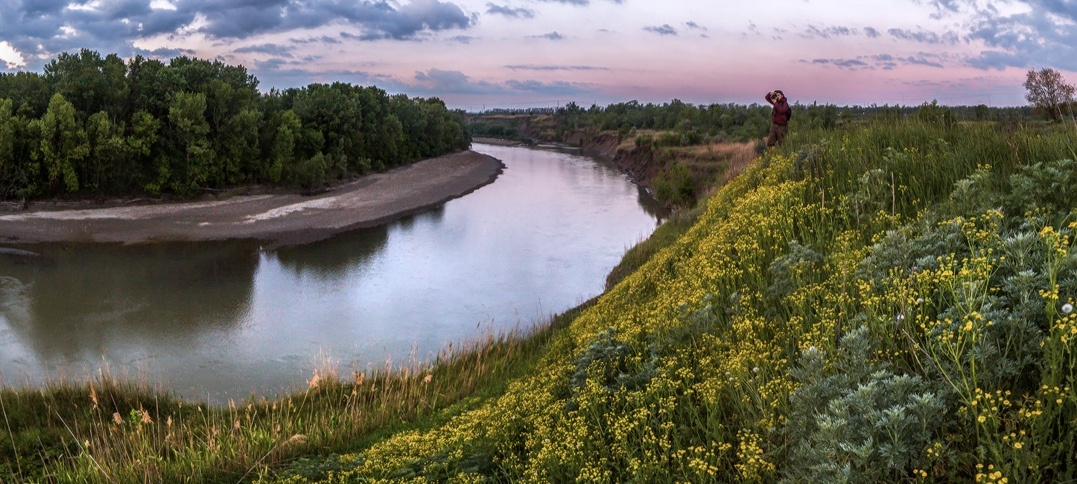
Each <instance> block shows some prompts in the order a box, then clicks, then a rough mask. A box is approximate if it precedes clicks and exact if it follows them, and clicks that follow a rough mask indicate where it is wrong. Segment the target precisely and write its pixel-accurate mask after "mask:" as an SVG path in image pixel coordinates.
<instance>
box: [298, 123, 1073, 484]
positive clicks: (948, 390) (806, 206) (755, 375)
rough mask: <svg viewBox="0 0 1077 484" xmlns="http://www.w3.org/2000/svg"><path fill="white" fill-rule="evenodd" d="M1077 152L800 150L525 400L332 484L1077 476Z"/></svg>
mask: <svg viewBox="0 0 1077 484" xmlns="http://www.w3.org/2000/svg"><path fill="white" fill-rule="evenodd" d="M1075 135H1077V133H1075V131H1074V130H1073V127H1063V126H1058V125H1055V126H1038V127H1030V128H1021V129H1020V130H1017V131H1014V130H1011V129H1004V128H1002V127H998V126H995V125H988V124H973V125H952V124H951V125H948V124H946V123H932V122H930V121H924V120H905V121H888V122H881V121H880V122H873V123H868V124H865V125H863V126H859V127H851V128H847V129H844V130H841V131H829V132H823V131H815V132H801V133H797V134H796V135H794V137H793V138H792V139H790V140H789V141H788V143H787V145H786V148H785V149H784V150H778V151H770V152H768V153H767V154H765V155H764V156H763V157H762V158H761V159H760V160H758V161H757V162H756V164H755V165H754V166H752V167H750V168H748V169H747V170H746V171H745V172H744V173H743V174H742V175H741V176H740V177H739V178H737V179H736V180H735V181H733V182H732V183H731V184H730V185H728V186H726V187H725V188H724V189H723V190H721V191H720V192H719V193H718V194H716V195H715V196H713V197H712V198H711V199H710V200H709V202H708V204H707V207H706V210H705V212H704V213H703V214H702V215H701V216H700V217H699V218H698V220H697V221H696V223H695V225H694V226H693V227H692V228H691V229H690V230H689V231H688V233H687V234H686V235H685V236H683V237H682V238H681V239H679V240H678V241H677V242H676V243H675V244H673V245H672V246H670V247H668V248H667V249H665V250H663V251H661V252H659V253H658V254H657V255H656V256H655V257H654V258H653V259H652V260H651V261H650V262H648V263H647V264H646V265H645V266H643V268H642V269H641V270H639V271H638V272H636V273H634V274H632V275H631V276H629V277H627V278H626V279H625V280H624V281H622V282H621V283H620V284H618V285H617V286H616V287H614V288H613V289H612V290H610V291H609V292H608V293H607V294H605V295H604V296H602V297H601V298H600V299H599V300H598V301H597V303H596V304H595V305H594V306H592V307H590V308H588V309H586V310H585V311H584V312H583V313H582V314H581V315H580V316H579V317H578V318H576V319H575V320H574V321H573V322H572V323H571V324H570V325H569V326H568V327H566V328H564V329H563V330H561V331H560V333H559V334H558V335H557V337H555V338H554V341H553V342H552V343H551V345H550V346H549V349H548V351H547V352H546V354H545V355H544V356H543V357H542V360H541V361H540V362H539V363H538V364H537V365H535V366H534V367H533V368H532V369H531V370H530V371H529V372H528V373H527V374H526V375H525V376H522V377H520V378H518V379H515V380H514V381H512V382H510V383H509V384H508V387H507V390H506V391H505V393H504V394H503V395H501V396H499V397H496V398H490V399H487V400H486V401H484V402H482V403H481V404H478V405H476V406H475V407H474V408H473V409H470V410H468V411H466V412H462V413H459V414H457V415H454V416H453V417H452V418H451V419H449V420H448V421H447V422H446V423H444V424H442V425H438V426H435V427H433V428H429V429H424V430H411V431H404V432H400V433H397V434H395V435H393V436H391V437H389V438H386V439H384V440H382V441H379V442H377V443H374V444H373V445H370V446H369V447H366V448H364V449H361V450H360V451H357V452H355V453H352V454H348V455H346V456H344V457H340V458H339V460H338V461H337V463H338V464H339V467H340V468H341V469H342V470H340V471H336V472H333V473H329V474H326V475H325V476H323V477H327V478H328V480H329V481H331V482H351V481H354V480H356V479H361V478H367V479H391V480H398V479H403V478H424V479H437V480H441V479H446V478H451V479H453V480H460V481H479V480H486V479H494V480H528V481H543V482H546V481H553V482H562V481H567V480H582V481H623V480H640V481H644V482H671V481H703V480H712V479H718V480H723V481H727V480H733V481H774V480H788V481H790V482H803V481H806V480H808V479H822V480H825V481H827V482H830V481H833V480H843V479H848V480H852V481H854V482H864V481H891V482H892V481H898V480H910V481H917V480H955V479H956V480H976V481H983V482H1003V481H1010V482H1029V481H1042V480H1062V481H1065V480H1072V479H1074V478H1075V475H1077V466H1075V465H1074V464H1073V462H1074V461H1075V456H1077V454H1075V452H1077V425H1075V424H1074V419H1075V418H1077V396H1075V395H1077V392H1075V391H1074V390H1073V388H1074V387H1075V386H1077V382H1075V381H1074V379H1075V378H1077V358H1075V355H1074V353H1075V350H1077V346H1075V345H1074V338H1077V313H1074V312H1073V304H1074V303H1075V298H1077V254H1075V251H1074V247H1073V240H1072V234H1073V230H1074V228H1077V212H1075V210H1074V208H1075V203H1077V197H1075V196H1074V195H1077V193H1074V191H1075V190H1077V188H1075V187H1077V164H1075V163H1074V162H1073V161H1072V160H1073V159H1074V158H1075V155H1074V153H1075V149H1077V136H1075ZM278 477H282V476H278ZM305 480H306V478H304V477H300V476H293V477H291V478H290V481H292V482H302V481H305Z"/></svg>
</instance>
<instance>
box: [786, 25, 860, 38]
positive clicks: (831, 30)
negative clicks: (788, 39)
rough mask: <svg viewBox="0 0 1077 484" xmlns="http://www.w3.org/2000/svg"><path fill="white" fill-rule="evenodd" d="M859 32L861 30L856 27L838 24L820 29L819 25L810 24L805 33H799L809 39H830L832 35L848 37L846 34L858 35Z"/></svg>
mask: <svg viewBox="0 0 1077 484" xmlns="http://www.w3.org/2000/svg"><path fill="white" fill-rule="evenodd" d="M858 33H859V32H858V31H857V30H856V29H851V28H849V27H842V26H838V27H826V28H822V29H820V28H818V27H816V26H814V25H808V28H807V29H806V30H805V31H804V33H801V34H799V35H800V36H801V37H803V38H807V39H814V38H824V39H829V38H831V37H846V36H850V35H857V34H858Z"/></svg>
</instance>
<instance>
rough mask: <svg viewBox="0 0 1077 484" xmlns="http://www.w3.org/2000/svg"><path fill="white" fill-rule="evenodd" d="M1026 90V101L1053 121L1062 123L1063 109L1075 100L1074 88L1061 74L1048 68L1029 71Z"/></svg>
mask: <svg viewBox="0 0 1077 484" xmlns="http://www.w3.org/2000/svg"><path fill="white" fill-rule="evenodd" d="M1025 89H1026V90H1028V94H1026V95H1025V99H1028V102H1030V103H1032V106H1033V107H1035V108H1036V109H1038V110H1039V111H1040V112H1042V113H1043V114H1044V116H1046V117H1047V119H1050V120H1052V121H1061V120H1062V110H1063V108H1068V106H1069V104H1070V102H1071V101H1072V100H1073V93H1074V88H1073V86H1072V85H1070V84H1067V83H1066V81H1065V79H1062V74H1061V73H1059V72H1058V71H1056V70H1054V69H1051V68H1047V67H1045V68H1043V69H1040V70H1039V71H1036V70H1035V69H1032V70H1029V71H1028V78H1027V80H1025Z"/></svg>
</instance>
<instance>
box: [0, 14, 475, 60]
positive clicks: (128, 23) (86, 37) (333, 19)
mask: <svg viewBox="0 0 1077 484" xmlns="http://www.w3.org/2000/svg"><path fill="white" fill-rule="evenodd" d="M477 20H478V17H477V14H467V13H465V12H464V10H463V9H462V8H461V7H460V6H458V5H456V4H455V3H452V2H451V1H442V0H410V1H407V3H404V2H403V1H401V2H400V3H397V2H389V1H386V0H367V1H343V0H172V1H164V0H153V1H150V2H147V1H145V0H94V1H76V2H71V1H68V0H32V1H31V0H24V1H13V0H0V32H3V38H4V41H6V42H8V44H9V45H10V46H11V48H12V49H14V50H17V51H19V52H22V53H23V55H24V56H25V57H26V58H28V59H34V60H35V62H37V61H38V59H41V58H47V57H51V56H52V55H53V53H55V52H61V51H71V50H77V49H80V48H89V49H93V50H98V51H104V52H109V53H112V52H115V53H118V54H120V55H131V54H133V53H135V51H136V49H135V47H134V44H135V43H136V42H138V41H140V40H144V39H149V38H154V37H158V36H173V35H174V36H176V37H171V38H168V40H169V41H171V42H182V41H183V37H185V36H187V35H189V34H194V33H197V34H202V35H204V36H206V37H207V38H209V39H212V40H233V39H243V38H248V37H251V36H254V35H259V34H266V33H282V32H289V31H293V30H299V29H314V28H319V27H325V26H329V25H338V24H343V25H345V26H347V27H348V30H349V31H351V32H352V34H353V35H354V36H355V38H358V39H361V40H376V39H396V40H414V39H419V38H422V36H424V35H427V34H429V33H431V32H437V31H444V30H452V29H468V28H471V27H472V26H473V25H475V23H476V22H477ZM320 40H321V41H322V42H325V43H333V42H334V41H335V39H332V38H329V37H323V38H321V39H320Z"/></svg>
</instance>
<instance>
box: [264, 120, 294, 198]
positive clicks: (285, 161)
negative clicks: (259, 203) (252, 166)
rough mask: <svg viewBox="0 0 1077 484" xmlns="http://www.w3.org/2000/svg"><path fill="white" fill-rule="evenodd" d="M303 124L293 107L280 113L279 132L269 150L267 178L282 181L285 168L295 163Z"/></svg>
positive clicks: (275, 181) (272, 180)
mask: <svg viewBox="0 0 1077 484" xmlns="http://www.w3.org/2000/svg"><path fill="white" fill-rule="evenodd" d="M302 131H303V124H302V122H301V121H299V116H297V115H296V114H295V112H294V111H292V110H291V109H289V110H286V111H284V112H283V113H281V114H280V119H279V121H278V122H277V133H276V136H274V137H273V145H272V148H271V149H270V151H269V168H268V169H267V172H266V178H267V179H268V180H269V181H271V182H274V183H277V182H280V181H281V179H282V177H283V176H284V172H285V168H289V169H290V167H291V166H292V165H293V164H295V158H296V156H295V147H296V138H298V137H299V136H300V135H301V132H302Z"/></svg>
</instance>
